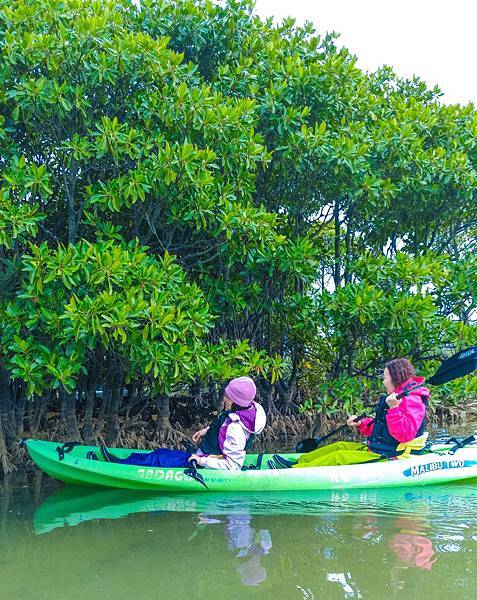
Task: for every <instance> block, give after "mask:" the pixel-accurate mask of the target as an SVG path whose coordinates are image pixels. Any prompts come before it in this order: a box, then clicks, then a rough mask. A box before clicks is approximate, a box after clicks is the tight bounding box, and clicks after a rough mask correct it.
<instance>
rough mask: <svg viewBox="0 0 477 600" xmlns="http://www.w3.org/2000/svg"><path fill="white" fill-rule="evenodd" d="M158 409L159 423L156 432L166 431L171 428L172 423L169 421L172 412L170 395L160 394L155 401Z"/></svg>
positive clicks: (157, 422)
mask: <svg viewBox="0 0 477 600" xmlns="http://www.w3.org/2000/svg"><path fill="white" fill-rule="evenodd" d="M154 403H155V405H156V408H157V421H156V432H158V431H164V430H165V429H170V428H171V422H170V420H169V418H170V415H171V411H170V399H169V395H168V394H158V395H157V396H156V398H155V401H154Z"/></svg>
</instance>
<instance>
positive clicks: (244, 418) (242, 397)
mask: <svg viewBox="0 0 477 600" xmlns="http://www.w3.org/2000/svg"><path fill="white" fill-rule="evenodd" d="M256 393H257V389H256V387H255V383H254V382H253V380H252V379H250V377H238V378H236V379H232V381H230V383H229V384H228V386H227V387H226V388H225V398H224V410H223V411H222V412H221V413H220V414H219V415H218V416H217V417H216V418H215V419H214V420H213V421H212V423H211V424H210V425H209V426H208V427H205V428H204V429H201V430H200V431H197V432H196V433H195V434H194V435H193V436H192V440H193V442H194V443H195V444H197V445H198V449H197V450H196V451H195V453H194V454H191V453H190V452H184V451H182V450H170V449H169V448H158V449H157V450H153V451H152V452H149V453H144V452H133V453H132V454H131V455H130V456H128V457H127V458H123V459H120V458H117V457H116V456H114V455H113V454H111V452H109V450H108V449H107V448H106V446H104V445H103V446H101V454H102V456H103V458H104V460H106V461H108V462H114V463H120V464H125V465H139V466H148V467H187V466H188V465H189V462H190V461H191V460H196V461H197V464H198V465H199V466H201V467H205V468H208V469H232V470H236V469H241V468H242V466H243V462H244V460H245V454H246V451H247V449H248V448H249V447H250V446H251V445H252V442H253V438H254V436H255V435H257V434H259V433H261V431H262V430H263V429H264V427H265V422H266V416H265V411H264V410H263V408H262V407H261V406H260V404H257V403H256V402H255V401H254V398H255V395H256ZM92 458H94V457H92Z"/></svg>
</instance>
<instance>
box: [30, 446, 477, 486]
mask: <svg viewBox="0 0 477 600" xmlns="http://www.w3.org/2000/svg"><path fill="white" fill-rule="evenodd" d="M25 444H26V447H27V449H28V452H29V454H30V456H31V458H32V459H33V461H34V462H35V463H36V465H37V466H38V467H39V468H40V469H42V470H43V471H44V472H45V473H47V474H48V475H51V476H52V477H54V478H55V479H59V480H60V481H64V482H66V483H72V484H78V485H93V486H104V487H110V488H124V489H131V490H156V491H158V492H162V491H163V492H206V491H210V492H237V491H239V492H261V491H291V490H326V489H352V488H380V487H399V486H415V485H430V484H439V483H447V482H453V481H461V480H471V479H477V445H475V444H474V445H469V446H466V447H464V448H461V449H459V450H457V451H456V452H455V454H449V452H448V451H449V449H450V446H445V445H435V446H433V447H432V449H431V450H432V451H431V452H429V453H427V454H424V455H421V456H412V457H410V458H406V459H404V460H390V461H382V462H377V463H376V462H375V463H369V464H360V465H346V466H337V467H309V468H302V469H273V468H269V466H268V461H269V460H271V459H273V454H263V455H257V454H248V455H247V458H246V462H245V465H244V466H245V467H254V466H257V464H260V468H250V469H247V470H242V471H222V470H213V469H200V470H199V473H200V476H201V478H202V480H203V482H202V483H201V482H200V481H197V479H195V478H193V477H191V476H190V475H189V474H187V471H186V470H184V469H178V468H174V469H173V468H158V467H156V468H150V467H139V466H133V465H122V464H114V463H110V462H104V461H102V460H91V459H90V458H88V453H89V452H91V451H93V452H94V453H95V454H96V455H97V456H100V452H99V448H98V447H95V446H82V445H75V446H67V445H65V446H62V444H61V443H57V442H45V441H40V440H26V441H25ZM113 451H114V453H115V454H116V456H118V457H126V456H128V455H129V454H130V453H131V452H132V450H131V449H119V448H118V449H113ZM144 452H147V451H144ZM281 456H284V457H285V458H288V459H296V458H298V457H299V456H300V455H299V454H281ZM259 459H260V460H259ZM204 484H205V485H204Z"/></svg>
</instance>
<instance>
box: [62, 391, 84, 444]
mask: <svg viewBox="0 0 477 600" xmlns="http://www.w3.org/2000/svg"><path fill="white" fill-rule="evenodd" d="M63 394H64V395H65V408H66V436H67V438H68V440H69V441H71V442H81V434H80V432H79V429H78V421H77V419H76V392H72V393H70V392H67V391H66V390H63Z"/></svg>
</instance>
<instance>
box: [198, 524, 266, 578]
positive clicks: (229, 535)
mask: <svg viewBox="0 0 477 600" xmlns="http://www.w3.org/2000/svg"><path fill="white" fill-rule="evenodd" d="M198 523H199V524H200V525H201V526H204V525H223V531H224V534H225V539H226V540H227V546H228V550H229V551H230V552H231V553H232V554H233V555H234V556H235V557H236V558H237V559H238V560H237V567H236V571H237V573H238V574H239V577H240V581H241V583H242V584H243V585H245V586H258V585H260V584H261V583H263V582H264V581H265V580H266V578H267V571H266V570H265V568H264V567H263V566H262V564H261V560H260V559H261V557H262V556H265V555H266V554H268V553H269V552H270V550H271V549H272V537H271V535H270V531H269V530H268V529H260V530H258V531H256V530H255V529H254V528H253V527H252V517H251V515H249V514H247V513H242V514H237V515H233V514H232V515H225V516H224V517H222V518H220V517H217V516H214V515H209V514H207V513H199V515H198Z"/></svg>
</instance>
